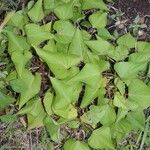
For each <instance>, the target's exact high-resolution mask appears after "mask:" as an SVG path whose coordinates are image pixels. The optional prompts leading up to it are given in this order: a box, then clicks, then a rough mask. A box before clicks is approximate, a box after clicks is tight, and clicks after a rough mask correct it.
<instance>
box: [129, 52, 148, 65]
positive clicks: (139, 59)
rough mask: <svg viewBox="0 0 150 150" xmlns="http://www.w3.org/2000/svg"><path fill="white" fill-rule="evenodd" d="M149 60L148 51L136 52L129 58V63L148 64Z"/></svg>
mask: <svg viewBox="0 0 150 150" xmlns="http://www.w3.org/2000/svg"><path fill="white" fill-rule="evenodd" d="M149 60H150V53H149V51H146V52H145V51H143V52H137V53H133V54H131V55H130V56H129V61H131V62H134V63H144V64H145V63H148V62H149Z"/></svg>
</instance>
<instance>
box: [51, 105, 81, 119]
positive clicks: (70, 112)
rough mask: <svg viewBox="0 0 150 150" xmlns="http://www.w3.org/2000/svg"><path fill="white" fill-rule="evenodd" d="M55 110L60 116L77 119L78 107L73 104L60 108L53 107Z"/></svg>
mask: <svg viewBox="0 0 150 150" xmlns="http://www.w3.org/2000/svg"><path fill="white" fill-rule="evenodd" d="M53 111H54V113H55V114H57V115H58V116H61V117H63V118H65V119H67V120H72V119H75V118H76V117H77V115H78V114H77V110H76V108H75V107H74V106H73V105H71V104H70V105H69V106H68V107H64V108H60V109H57V108H55V107H53Z"/></svg>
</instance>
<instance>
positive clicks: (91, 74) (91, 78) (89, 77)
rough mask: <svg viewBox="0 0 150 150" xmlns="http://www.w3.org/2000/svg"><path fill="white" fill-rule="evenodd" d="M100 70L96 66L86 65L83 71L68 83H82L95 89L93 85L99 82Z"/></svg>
mask: <svg viewBox="0 0 150 150" xmlns="http://www.w3.org/2000/svg"><path fill="white" fill-rule="evenodd" d="M100 78H101V76H100V69H99V67H98V66H97V65H94V64H90V63H87V64H86V65H85V66H84V67H83V69H82V70H81V71H80V72H79V73H78V74H77V75H76V76H75V77H73V78H72V79H70V81H69V82H70V83H76V82H83V83H86V84H88V85H90V86H93V87H95V84H96V83H97V82H98V81H99V80H100Z"/></svg>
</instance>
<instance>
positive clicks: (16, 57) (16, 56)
mask: <svg viewBox="0 0 150 150" xmlns="http://www.w3.org/2000/svg"><path fill="white" fill-rule="evenodd" d="M31 58H32V54H31V53H30V52H29V51H25V52H24V54H22V52H21V51H14V52H13V53H12V55H11V59H12V61H13V63H14V65H15V68H16V71H17V73H18V76H19V77H20V78H22V73H23V71H24V69H25V65H26V63H27V62H28V61H29V60H30V59H31ZM20 60H21V61H20Z"/></svg>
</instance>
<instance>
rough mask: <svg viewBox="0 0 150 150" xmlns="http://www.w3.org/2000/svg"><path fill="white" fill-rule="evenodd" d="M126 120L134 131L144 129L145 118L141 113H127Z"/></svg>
mask: <svg viewBox="0 0 150 150" xmlns="http://www.w3.org/2000/svg"><path fill="white" fill-rule="evenodd" d="M127 120H128V121H129V122H130V123H131V125H132V127H133V128H134V129H137V130H138V129H140V130H141V131H143V130H144V127H145V116H144V113H143V111H135V112H129V113H128V115H127Z"/></svg>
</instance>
